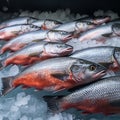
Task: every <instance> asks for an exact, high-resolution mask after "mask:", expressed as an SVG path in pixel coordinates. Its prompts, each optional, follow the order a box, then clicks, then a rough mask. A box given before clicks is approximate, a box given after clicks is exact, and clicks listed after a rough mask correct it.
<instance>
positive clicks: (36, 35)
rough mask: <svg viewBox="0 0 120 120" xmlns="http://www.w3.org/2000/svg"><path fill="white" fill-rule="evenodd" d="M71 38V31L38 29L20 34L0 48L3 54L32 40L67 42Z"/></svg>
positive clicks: (15, 49) (16, 49)
mask: <svg viewBox="0 0 120 120" xmlns="http://www.w3.org/2000/svg"><path fill="white" fill-rule="evenodd" d="M71 38H72V33H71V32H65V31H60V30H38V31H33V32H29V33H25V34H23V35H20V36H18V37H16V38H14V39H12V40H10V41H8V42H7V43H6V44H4V45H3V46H2V48H1V50H0V53H1V54H3V53H5V52H6V51H12V52H14V51H18V50H20V49H22V48H23V47H25V46H27V45H28V44H31V43H32V42H40V41H43V40H45V41H49V42H64V43H65V42H67V41H68V40H70V39H71Z"/></svg>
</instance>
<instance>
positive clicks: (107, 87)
mask: <svg viewBox="0 0 120 120" xmlns="http://www.w3.org/2000/svg"><path fill="white" fill-rule="evenodd" d="M44 99H45V100H46V101H47V103H48V106H49V108H50V109H51V110H52V111H53V112H56V111H59V112H61V111H64V110H66V109H69V108H76V109H78V110H81V111H83V113H85V114H88V113H103V114H105V115H109V114H120V76H114V77H109V78H106V79H102V80H100V81H97V82H95V83H92V84H89V85H87V86H85V87H83V88H80V87H79V89H78V90H77V91H75V92H73V93H71V94H69V95H67V96H65V97H61V98H60V97H54V98H51V96H49V97H48V96H45V97H44Z"/></svg>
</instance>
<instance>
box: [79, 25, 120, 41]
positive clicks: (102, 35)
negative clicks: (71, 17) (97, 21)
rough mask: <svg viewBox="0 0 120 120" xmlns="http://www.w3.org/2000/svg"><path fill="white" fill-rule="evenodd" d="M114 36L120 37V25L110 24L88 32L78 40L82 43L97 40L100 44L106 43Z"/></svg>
mask: <svg viewBox="0 0 120 120" xmlns="http://www.w3.org/2000/svg"><path fill="white" fill-rule="evenodd" d="M114 36H120V23H110V24H106V25H102V26H99V27H97V28H95V29H92V30H88V31H87V32H84V33H83V34H81V36H80V37H79V38H78V39H79V40H80V41H84V40H96V41H98V42H105V40H106V39H107V38H110V37H114Z"/></svg>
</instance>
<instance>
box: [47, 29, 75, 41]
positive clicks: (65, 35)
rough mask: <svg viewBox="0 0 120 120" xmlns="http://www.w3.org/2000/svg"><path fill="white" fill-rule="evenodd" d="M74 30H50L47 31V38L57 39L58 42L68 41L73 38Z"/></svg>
mask: <svg viewBox="0 0 120 120" xmlns="http://www.w3.org/2000/svg"><path fill="white" fill-rule="evenodd" d="M72 37H73V32H66V31H62V30H50V31H49V32H48V33H47V38H48V39H49V41H54V42H55V41H56V42H67V41H68V40H70V39H72Z"/></svg>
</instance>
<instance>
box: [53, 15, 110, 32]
mask: <svg viewBox="0 0 120 120" xmlns="http://www.w3.org/2000/svg"><path fill="white" fill-rule="evenodd" d="M109 20H110V17H108V16H106V17H92V18H91V17H85V18H82V19H77V20H74V21H71V22H67V23H63V24H62V25H59V26H58V27H56V28H54V30H64V31H67V32H75V33H81V32H84V31H87V30H89V29H92V28H95V27H96V26H97V25H100V24H102V23H104V22H107V21H109Z"/></svg>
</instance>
